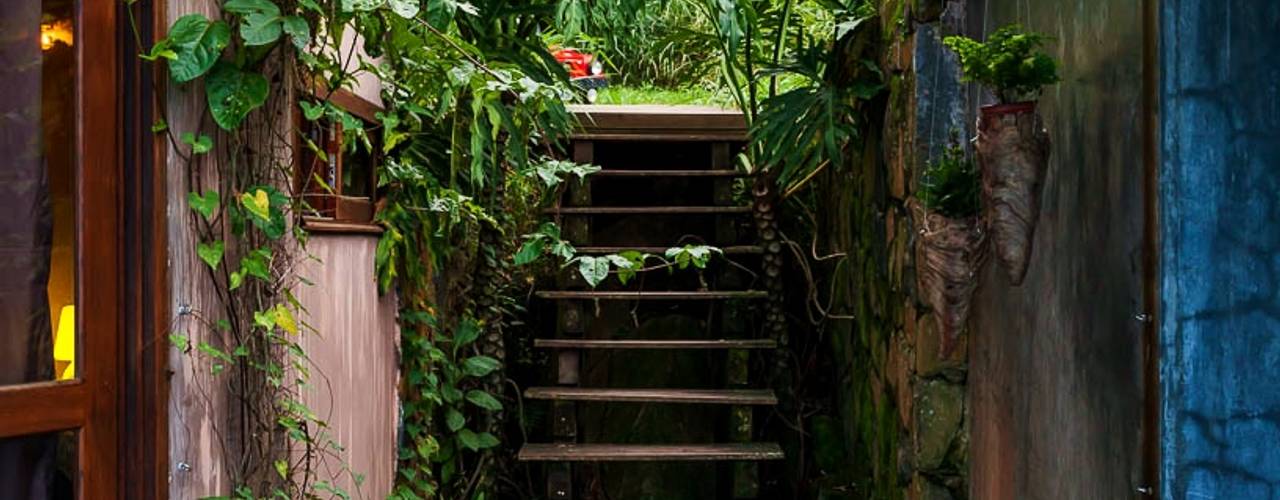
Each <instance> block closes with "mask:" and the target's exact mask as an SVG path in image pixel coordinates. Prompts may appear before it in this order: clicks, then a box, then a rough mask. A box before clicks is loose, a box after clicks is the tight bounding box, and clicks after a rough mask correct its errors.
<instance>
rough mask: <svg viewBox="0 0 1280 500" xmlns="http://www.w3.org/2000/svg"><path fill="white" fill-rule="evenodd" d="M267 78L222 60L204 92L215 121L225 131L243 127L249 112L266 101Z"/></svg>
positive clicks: (210, 74)
mask: <svg viewBox="0 0 1280 500" xmlns="http://www.w3.org/2000/svg"><path fill="white" fill-rule="evenodd" d="M268 92H270V86H269V85H268V83H267V78H266V77H264V76H262V75H260V74H257V73H247V72H244V71H241V70H240V68H237V67H236V66H235V65H234V64H231V63H227V62H219V63H218V64H217V65H216V66H214V68H213V71H212V72H210V73H209V78H208V79H207V81H206V82H205V95H206V97H207V99H208V102H209V111H210V114H212V115H213V121H214V123H217V124H218V126H219V127H222V129H223V130H232V129H235V128H236V127H239V126H240V122H242V121H244V117H245V116H248V115H249V112H250V111H253V110H254V109H256V108H258V107H259V106H262V104H263V103H265V102H267V93H268Z"/></svg>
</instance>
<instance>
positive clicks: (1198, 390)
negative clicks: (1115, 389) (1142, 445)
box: [1160, 0, 1280, 499]
mask: <svg viewBox="0 0 1280 500" xmlns="http://www.w3.org/2000/svg"><path fill="white" fill-rule="evenodd" d="M1160 9H1161V13H1160V16H1161V17H1160V30H1161V35H1160V41H1161V44H1160V56H1161V95H1160V100H1161V106H1160V109H1161V131H1162V132H1161V134H1162V137H1161V156H1162V158H1161V163H1162V165H1161V171H1160V207H1161V209H1160V216H1161V221H1160V224H1161V247H1162V256H1161V273H1162V276H1163V277H1162V279H1161V281H1162V283H1161V286H1162V296H1163V297H1162V300H1163V304H1162V307H1163V310H1162V311H1161V315H1160V318H1161V319H1160V331H1161V353H1160V354H1161V377H1162V390H1163V392H1164V394H1163V408H1162V412H1163V428H1162V430H1161V432H1162V442H1161V447H1162V455H1163V456H1162V462H1163V463H1162V478H1161V481H1162V483H1163V484H1162V486H1163V487H1162V488H1161V490H1162V492H1163V493H1162V496H1163V497H1164V498H1169V499H1184V498H1191V499H1196V498H1219V499H1253V498H1280V295H1277V293H1278V292H1280V87H1278V86H1280V69H1277V68H1280V3H1277V2H1274V1H1262V0H1164V1H1161V2H1160Z"/></svg>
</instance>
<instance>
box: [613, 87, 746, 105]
mask: <svg viewBox="0 0 1280 500" xmlns="http://www.w3.org/2000/svg"><path fill="white" fill-rule="evenodd" d="M596 104H694V105H701V106H715V107H719V108H725V109H732V108H736V107H737V106H735V105H734V103H733V96H731V95H729V93H728V92H723V91H721V92H715V91H710V90H707V89H702V88H696V87H689V88H683V89H678V90H675V89H658V88H653V87H606V88H603V89H600V91H599V94H598V96H597V97H596Z"/></svg>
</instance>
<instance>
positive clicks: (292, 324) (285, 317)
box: [276, 304, 298, 335]
mask: <svg viewBox="0 0 1280 500" xmlns="http://www.w3.org/2000/svg"><path fill="white" fill-rule="evenodd" d="M276 326H279V327H280V328H281V329H282V330H284V331H286V332H289V333H291V334H294V335H297V334H298V320H297V319H294V317H293V311H290V310H289V308H288V307H285V306H284V304H277V305H276Z"/></svg>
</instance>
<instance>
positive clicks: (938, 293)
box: [911, 200, 986, 356]
mask: <svg viewBox="0 0 1280 500" xmlns="http://www.w3.org/2000/svg"><path fill="white" fill-rule="evenodd" d="M911 210H912V212H913V213H914V214H915V219H916V221H917V222H918V223H919V224H920V238H919V239H917V240H916V288H918V289H919V290H920V292H921V295H922V296H923V297H924V300H925V302H926V303H927V304H929V307H931V308H933V312H934V316H935V317H936V318H937V321H938V332H939V335H940V336H941V338H942V354H943V356H947V355H950V354H951V349H953V348H954V346H955V340H956V339H957V338H959V337H960V332H961V331H962V330H964V324H965V321H967V320H968V319H969V307H970V304H971V303H972V302H973V291H974V289H975V288H977V284H978V279H977V275H978V269H979V268H980V267H981V266H982V260H983V259H982V256H983V253H982V249H983V242H984V240H985V238H986V235H985V233H983V231H982V220H981V218H979V217H966V218H963V219H953V218H950V217H946V216H943V215H941V214H939V213H937V212H930V211H928V210H926V209H925V208H924V206H923V204H922V203H920V202H919V201H916V200H912V201H911Z"/></svg>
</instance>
